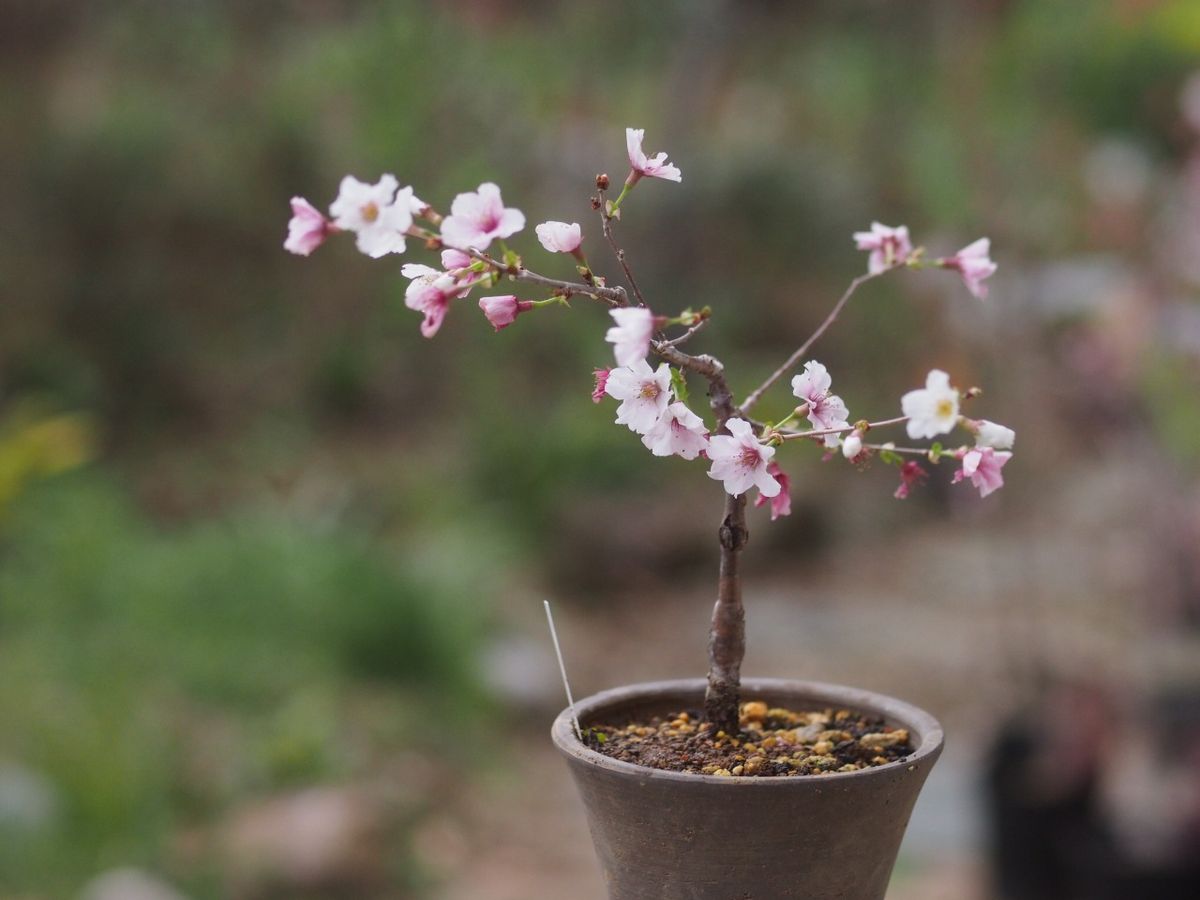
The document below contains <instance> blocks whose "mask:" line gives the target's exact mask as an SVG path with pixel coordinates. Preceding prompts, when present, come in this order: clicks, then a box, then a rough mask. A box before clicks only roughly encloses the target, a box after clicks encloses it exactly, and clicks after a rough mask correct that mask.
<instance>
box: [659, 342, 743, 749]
mask: <svg viewBox="0 0 1200 900" xmlns="http://www.w3.org/2000/svg"><path fill="white" fill-rule="evenodd" d="M653 348H654V352H655V353H657V354H658V355H659V356H660V357H662V358H663V359H665V360H666V361H667V362H669V363H671V364H672V365H674V366H678V367H679V368H681V369H687V370H688V371H691V372H695V373H696V374H698V375H702V376H703V377H704V378H705V379H706V380H707V381H708V400H709V403H710V404H711V405H712V409H713V412H714V413H715V414H716V417H717V430H718V431H722V432H726V429H725V423H726V422H728V421H729V420H730V419H731V418H733V417H734V416H736V415H737V414H738V410H737V407H736V406H735V405H734V402H733V392H732V391H730V390H729V383H728V382H727V381H726V380H725V367H724V366H723V365H722V364H721V361H720V360H718V359H717V358H716V357H714V356H708V355H707V354H704V355H700V356H692V355H691V354H688V353H684V352H682V351H681V350H679V349H677V348H676V347H675V346H674V345H673V344H672V343H671V342H669V341H657V342H655V344H654V345H653ZM726 433H728V432H726ZM718 537H719V540H720V543H721V571H720V577H719V579H718V581H717V602H716V605H715V606H714V607H713V614H712V625H711V627H710V629H709V633H708V690H707V691H706V692H705V694H704V718H705V719H706V720H707V721H709V722H711V723H712V725H713V728H714V729H715V730H717V731H724V732H725V733H727V734H737V733H738V728H739V726H738V706H739V704H740V702H741V677H742V659H743V658H745V656H746V611H745V607H743V606H742V579H741V557H742V550H743V549H744V548H745V546H746V543H747V542H748V541H749V540H750V532H749V531H748V530H747V528H746V495H745V494H741V495H739V496H737V497H734V496H729V495H727V496H726V497H725V516H724V518H723V519H722V520H721V528H720V531H719V532H718Z"/></svg>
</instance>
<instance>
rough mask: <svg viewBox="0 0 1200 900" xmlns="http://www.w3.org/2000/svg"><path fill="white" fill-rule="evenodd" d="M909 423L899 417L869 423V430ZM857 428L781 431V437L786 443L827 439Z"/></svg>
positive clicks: (848, 426)
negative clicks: (829, 436) (802, 439)
mask: <svg viewBox="0 0 1200 900" xmlns="http://www.w3.org/2000/svg"><path fill="white" fill-rule="evenodd" d="M907 421H908V416H897V417H896V418H894V419H881V420H880V421H878V422H868V423H867V428H868V429H871V428H882V427H884V426H885V425H899V424H901V423H902V422H907ZM857 427H858V426H857V425H847V426H846V427H845V428H823V429H821V430H820V431H780V432H779V437H780V438H781V439H782V440H785V441H793V440H796V439H797V438H808V437H825V436H826V435H829V434H844V433H845V432H847V431H854V429H855V428H857Z"/></svg>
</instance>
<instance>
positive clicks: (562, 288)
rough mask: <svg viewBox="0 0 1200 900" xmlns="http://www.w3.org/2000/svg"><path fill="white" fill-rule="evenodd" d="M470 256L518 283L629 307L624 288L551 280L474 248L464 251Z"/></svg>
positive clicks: (611, 304) (558, 279)
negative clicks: (522, 282) (507, 263)
mask: <svg viewBox="0 0 1200 900" xmlns="http://www.w3.org/2000/svg"><path fill="white" fill-rule="evenodd" d="M464 252H465V253H466V254H467V255H468V256H470V257H472V258H473V259H477V260H479V261H480V262H484V263H487V264H488V265H489V266H491V267H492V268H493V269H495V270H496V271H497V272H499V273H501V274H502V275H508V276H509V277H511V278H515V279H517V280H518V281H527V282H529V283H530V284H537V285H541V286H542V287H547V288H551V289H553V290H555V291H559V292H561V293H563V294H564V296H567V297H570V296H572V295H574V294H581V295H584V296H588V297H593V298H595V299H596V300H604V301H606V302H607V303H608V305H609V306H628V305H629V298H628V295H627V294H626V293H625V288H623V287H601V286H600V285H598V284H584V283H583V282H581V281H563V280H562V279H560V278H550V277H548V276H546V275H541V274H539V273H537V272H534V271H533V270H532V269H527V268H525V267H524V266H515V265H513V266H510V265H506V264H504V263H502V262H500V261H499V260H498V259H496V258H495V257H493V256H490V255H489V254H487V253H483V252H481V251H479V250H475V249H473V248H468V249H467V250H465V251H464Z"/></svg>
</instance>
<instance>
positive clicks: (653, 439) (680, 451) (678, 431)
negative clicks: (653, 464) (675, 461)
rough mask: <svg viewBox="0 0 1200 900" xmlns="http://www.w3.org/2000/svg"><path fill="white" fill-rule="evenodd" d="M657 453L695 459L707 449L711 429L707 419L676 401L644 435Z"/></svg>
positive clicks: (643, 438)
mask: <svg viewBox="0 0 1200 900" xmlns="http://www.w3.org/2000/svg"><path fill="white" fill-rule="evenodd" d="M642 443H643V444H645V445H646V446H647V447H648V448H649V450H650V452H651V453H653V454H654V455H655V456H682V457H683V458H684V459H695V458H696V457H697V456H699V455H700V453H701V452H703V451H705V450H707V449H708V429H707V428H705V427H704V420H703V419H701V418H700V417H699V416H698V415H696V414H695V413H694V412H692V411H691V410H690V409H688V408H687V406H685V405H684V404H683V403H680V402H678V401H676V402H675V403H672V404H671V405H670V406H668V407H667V409H666V411H665V412H664V413H663V414H662V416H660V417H659V420H658V421H657V422H655V423H654V427H653V428H651V429H650V430H649V431H647V432H646V434H645V436H643V437H642Z"/></svg>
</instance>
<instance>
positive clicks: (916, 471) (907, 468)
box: [892, 459, 929, 500]
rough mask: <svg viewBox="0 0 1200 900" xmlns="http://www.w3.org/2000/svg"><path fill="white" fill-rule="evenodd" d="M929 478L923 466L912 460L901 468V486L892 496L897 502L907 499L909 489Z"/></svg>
mask: <svg viewBox="0 0 1200 900" xmlns="http://www.w3.org/2000/svg"><path fill="white" fill-rule="evenodd" d="M928 477H929V473H928V472H926V471H925V470H924V469H923V468H921V464H920V463H919V462H917V461H916V460H912V459H910V460H909V461H908V462H906V463H905V464H904V465H902V466H901V467H900V486H899V487H898V488H896V493H895V494H893V495H892V496H894V497H895V498H896V499H897V500H903V499H905V498H906V497H907V496H908V492H909V489H910V488H911V487H912V486H913V485H914V484H917V483H918V482H920V481H921V480H922V479H925V478H928Z"/></svg>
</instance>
